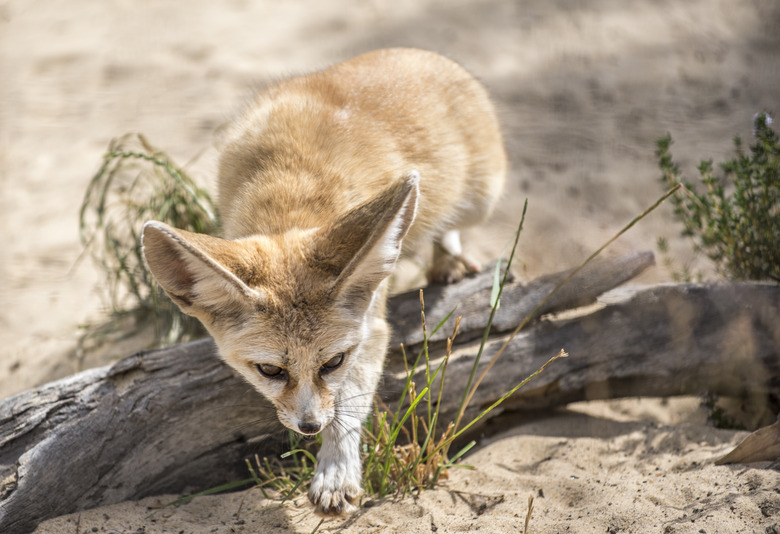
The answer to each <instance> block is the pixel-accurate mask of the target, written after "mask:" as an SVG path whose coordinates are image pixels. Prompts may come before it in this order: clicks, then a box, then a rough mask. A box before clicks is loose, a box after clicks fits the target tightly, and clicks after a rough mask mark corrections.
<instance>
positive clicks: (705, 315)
mask: <svg viewBox="0 0 780 534" xmlns="http://www.w3.org/2000/svg"><path fill="white" fill-rule="evenodd" d="M651 262H652V257H651V256H650V255H635V256H630V257H625V258H619V259H618V260H613V261H611V262H606V263H602V264H601V265H599V266H596V267H594V268H591V269H588V270H586V271H583V272H581V273H580V274H579V275H578V276H577V277H575V279H574V280H572V282H571V283H570V285H569V288H570V289H569V290H568V292H567V293H559V295H558V297H557V298H556V299H553V300H551V301H550V303H548V304H547V305H546V306H545V308H544V309H543V311H544V312H547V313H549V312H552V311H563V310H566V309H570V308H574V307H577V306H581V305H583V304H587V303H592V302H594V301H595V299H596V297H597V296H598V295H599V294H601V293H603V292H604V291H606V290H608V289H610V288H611V287H614V286H616V285H618V284H620V283H622V282H623V281H625V280H627V279H629V278H631V277H633V276H635V275H636V274H637V273H638V272H639V271H641V270H642V269H644V268H645V267H646V266H647V265H649V264H650V263H651ZM566 274H567V273H560V274H558V275H551V276H549V277H545V278H543V279H540V280H537V281H534V282H531V283H530V284H527V285H525V286H523V285H521V284H514V283H513V284H511V285H509V286H508V287H507V288H506V289H505V293H504V296H503V298H502V303H501V312H500V313H499V315H498V316H497V320H496V322H495V324H494V334H493V335H492V336H491V339H490V342H489V345H488V347H487V350H486V352H485V355H484V356H483V360H482V363H481V364H480V367H482V368H484V366H485V365H486V364H487V362H488V361H489V359H490V357H491V356H492V354H493V353H494V352H495V350H496V349H497V346H498V345H499V344H500V343H502V340H503V338H504V337H506V336H507V331H508V330H510V329H511V328H513V327H514V326H515V325H516V324H518V323H519V322H520V320H522V318H523V317H524V315H525V314H526V313H527V312H528V311H530V310H531V309H533V308H534V307H535V306H536V304H538V303H539V302H540V301H541V300H542V298H543V297H544V296H545V295H546V292H547V291H548V288H552V287H553V286H554V285H555V284H556V283H557V281H559V280H561V279H563V278H564V277H565V276H566ZM490 286H491V273H490V272H486V273H484V274H483V275H481V276H478V277H476V278H473V279H469V280H467V281H464V282H462V283H461V284H457V285H455V286H451V287H447V288H431V289H429V290H426V293H425V294H426V299H425V300H426V315H427V317H428V324H429V325H432V324H436V322H438V318H441V317H444V316H445V315H446V314H447V313H448V312H449V311H450V310H451V309H452V308H453V307H454V304H455V303H456V302H460V305H459V308H458V311H457V314H462V315H463V316H464V319H463V322H462V323H461V331H462V332H461V334H459V336H458V339H457V340H456V341H457V343H456V346H455V351H454V355H453V358H452V360H451V362H450V364H449V368H448V370H447V382H448V386H447V389H445V395H444V396H443V400H442V411H443V414H442V420H447V418H450V419H451V418H452V417H453V416H454V413H455V409H456V405H457V402H458V401H459V399H460V394H461V392H462V385H463V384H465V381H466V378H467V376H468V372H469V371H470V368H471V362H472V361H473V358H474V355H475V354H476V349H477V346H478V340H477V339H475V337H478V336H479V332H480V331H481V330H482V329H483V328H484V325H485V322H486V319H487V314H488V313H489V309H488V304H487V302H488V295H489V292H490ZM415 303H418V296H417V294H416V292H413V293H410V294H405V295H400V296H398V297H396V298H395V299H393V300H392V301H391V304H390V316H391V317H394V318H395V319H396V320H397V321H396V323H395V325H394V326H395V328H396V334H395V339H396V340H404V341H405V343H407V353H408V354H414V353H416V351H417V348H416V347H415V346H414V345H415V342H416V341H419V339H420V338H419V334H417V332H418V331H419V329H420V327H419V304H416V305H415ZM480 314H481V315H480ZM406 315H409V316H411V317H414V319H413V320H408V321H406V320H400V318H401V317H405V316H406ZM475 316H481V317H483V319H481V320H476V319H473V317H475ZM452 321H454V317H453V319H450V322H452ZM451 328H452V327H451V324H448V325H445V327H444V328H443V329H442V332H443V333H444V334H445V335H446V333H448V332H449V331H451ZM562 347H565V348H566V350H567V351H568V352H569V353H570V355H571V356H570V357H569V358H567V359H564V360H559V361H558V362H556V363H555V364H554V365H552V366H551V367H550V368H548V369H547V370H546V371H545V372H544V373H543V374H542V375H540V376H539V377H537V379H535V380H534V382H532V383H531V384H529V386H528V387H527V388H526V389H524V390H521V392H519V393H518V394H517V395H516V396H515V397H513V398H512V399H510V401H509V402H510V404H509V405H510V406H511V407H512V408H516V409H523V408H527V409H538V408H545V407H553V406H558V405H561V404H563V403H567V402H570V401H575V400H582V399H590V398H607V397H618V396H625V395H631V396H634V395H670V394H682V393H699V392H700V391H702V390H703V389H705V388H706V389H708V390H710V391H712V392H715V393H721V394H738V393H740V392H742V391H744V390H745V389H751V390H755V391H758V392H761V393H771V394H775V395H776V394H777V393H778V391H779V390H780V384H778V381H777V377H778V376H780V373H778V367H779V366H780V362H779V360H780V358H779V357H778V354H780V289H778V288H776V287H769V286H762V285H750V284H729V285H723V286H701V285H677V286H659V287H654V288H650V289H647V290H643V291H639V292H638V293H636V294H635V295H634V296H633V297H631V298H629V299H628V300H626V301H624V302H621V303H617V304H611V305H608V306H606V307H605V308H603V309H601V310H598V311H595V312H593V313H590V314H587V315H584V316H582V317H578V318H574V319H569V320H562V321H542V322H539V323H537V324H535V325H534V326H533V327H532V328H529V329H526V330H525V331H524V332H522V333H521V334H520V335H518V336H517V338H515V339H514V340H513V341H512V342H511V343H510V345H509V347H508V349H507V351H506V352H505V353H504V354H503V355H502V356H501V358H500V359H499V360H498V362H497V363H496V365H495V367H494V368H493V370H492V371H491V372H490V373H489V374H488V375H487V378H486V379H485V381H484V382H483V384H482V386H480V389H479V390H478V392H477V394H476V396H475V397H474V400H473V403H472V406H473V407H474V408H472V410H471V411H470V414H471V413H474V412H475V410H477V409H478V408H480V407H482V406H485V405H487V404H489V403H490V402H492V401H494V400H495V399H497V398H498V397H499V396H500V395H501V394H503V393H504V392H505V391H506V390H508V389H509V388H511V387H512V386H513V385H514V384H515V383H517V382H519V381H520V380H521V379H522V378H524V377H525V376H527V375H528V374H529V373H530V372H532V371H533V370H535V369H536V368H537V367H538V366H539V365H541V363H543V362H544V361H545V360H546V359H547V358H549V357H550V356H552V355H554V354H555V353H556V352H557V351H558V350H559V349H560V348H562ZM433 348H434V349H435V347H433ZM214 353H215V350H214V346H213V344H212V342H211V341H210V340H205V341H199V342H195V343H191V344H188V345H182V346H177V347H173V348H170V349H166V350H162V351H154V352H148V353H141V354H137V355H134V356H131V357H128V358H126V359H124V360H122V361H120V362H119V363H117V364H116V365H113V366H109V367H104V368H100V369H95V370H91V371H87V372H84V373H80V374H78V375H76V376H73V377H70V378H68V379H65V380H61V381H58V382H55V383H52V384H49V385H47V386H44V387H42V388H39V389H36V390H31V391H27V392H25V393H22V394H20V395H17V396H15V397H12V398H10V399H7V400H5V401H3V402H2V403H0V532H25V531H29V530H31V529H32V528H34V527H35V525H36V524H37V523H38V522H40V521H42V520H43V519H46V518H49V517H54V516H57V515H61V514H64V513H70V512H73V511H76V510H79V509H85V508H89V507H93V506H96V505H101V504H108V503H113V502H118V501H122V500H126V499H134V498H139V497H143V496H147V495H154V494H159V493H163V492H174V493H180V492H183V491H188V490H194V489H203V488H207V487H213V486H215V485H217V484H221V483H223V482H225V481H229V480H235V479H238V478H245V477H246V473H245V471H244V470H243V469H244V467H243V458H245V457H247V456H250V455H252V454H254V453H260V454H261V455H263V454H271V453H273V452H275V451H278V450H279V448H280V447H281V446H283V445H282V444H283V442H284V438H285V433H284V432H281V431H280V426H279V425H278V423H276V420H275V419H276V418H275V414H274V412H273V410H272V408H271V407H270V406H269V405H268V404H267V403H266V402H265V401H264V400H263V399H262V398H261V397H260V396H259V395H258V394H256V393H254V392H253V391H252V390H251V388H249V387H248V386H246V385H245V384H244V383H242V382H241V381H240V380H238V379H237V378H235V377H234V376H233V374H232V373H231V371H230V370H229V369H228V368H227V367H226V366H224V365H223V364H222V363H221V362H220V361H219V360H218V359H217V358H216V357H215V354H214ZM432 354H435V351H434V352H432ZM402 368H403V365H402V362H401V361H400V358H399V354H398V352H397V351H396V352H394V353H391V355H390V356H389V361H388V367H387V371H386V373H385V379H384V383H383V385H382V389H381V395H382V396H383V397H384V398H386V399H391V400H392V399H397V398H398V394H399V391H400V384H401V374H400V370H401V369H402ZM416 380H421V374H420V373H419V372H418V374H417V376H416ZM418 391H419V388H418Z"/></svg>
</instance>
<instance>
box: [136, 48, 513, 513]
mask: <svg viewBox="0 0 780 534" xmlns="http://www.w3.org/2000/svg"><path fill="white" fill-rule="evenodd" d="M505 172H506V157H505V153H504V149H503V144H502V138H501V134H500V130H499V127H498V123H497V120H496V117H495V113H494V111H493V108H492V105H491V103H490V101H489V98H488V96H487V94H486V92H485V90H484V89H483V88H482V86H481V85H480V84H479V83H478V82H477V81H475V80H474V79H473V78H472V77H471V76H470V75H469V74H468V73H467V72H466V71H465V70H463V69H462V68H461V67H459V66H458V65H457V64H455V63H453V62H452V61H450V60H448V59H445V58H444V57H442V56H440V55H437V54H434V53H431V52H425V51H421V50H413V49H388V50H378V51H375V52H370V53H367V54H364V55H361V56H358V57H356V58H354V59H352V60H350V61H347V62H344V63H341V64H338V65H335V66H333V67H330V68H328V69H326V70H324V71H321V72H318V73H314V74H310V75H307V76H301V77H297V78H292V79H290V80H287V81H284V82H281V83H279V84H276V85H274V86H272V87H270V88H268V89H266V90H265V91H263V92H262V93H260V94H259V95H258V97H257V99H256V101H255V103H254V105H253V106H252V107H251V108H250V109H249V111H248V112H247V113H246V115H245V116H244V117H243V119H241V120H239V121H238V122H237V123H236V124H235V126H234V128H233V129H232V131H231V134H230V138H229V140H228V142H227V144H226V147H225V149H224V151H223V153H222V156H221V160H220V175H219V208H220V213H221V216H222V222H223V229H224V238H218V237H211V236H206V235H201V234H193V233H189V232H185V231H182V230H176V229H173V228H171V227H169V226H167V225H165V224H163V223H159V222H155V221H150V222H148V223H147V224H146V225H145V227H144V234H143V245H144V254H145V256H146V259H147V263H148V265H149V267H150V269H151V271H152V273H153V274H154V276H155V277H156V279H157V280H158V282H159V283H160V285H161V286H162V287H163V289H164V290H165V291H166V293H167V294H168V295H169V296H170V297H171V298H172V299H173V300H174V301H175V302H176V303H177V304H178V305H179V306H180V307H181V309H182V310H183V311H185V312H186V313H188V314H191V315H193V316H195V317H197V318H198V319H200V321H201V322H203V324H204V325H205V326H206V328H207V329H208V331H209V332H210V333H211V334H212V335H213V336H214V339H215V341H216V343H217V346H218V347H219V352H220V355H221V357H222V358H223V359H224V360H225V361H226V362H227V363H228V364H229V365H230V366H232V367H233V368H234V369H235V370H236V371H237V372H238V373H240V374H241V375H242V376H243V377H244V378H245V379H246V380H247V381H248V382H249V383H250V384H252V385H253V386H254V387H255V388H256V389H257V390H258V391H260V392H261V393H263V394H264V395H265V396H266V397H268V398H269V399H270V400H271V401H272V402H273V403H274V405H275V406H276V408H277V413H278V416H279V420H280V421H281V422H282V423H283V424H284V425H285V426H287V427H289V428H291V429H292V430H295V431H297V432H300V433H303V434H316V433H318V432H322V435H323V436H322V437H323V446H322V449H321V451H320V453H319V455H318V463H317V469H316V473H315V476H314V479H313V481H312V484H311V488H310V491H309V498H310V499H311V501H312V502H313V503H314V504H315V506H316V507H317V510H318V511H320V512H322V513H329V514H332V513H341V512H345V511H349V510H351V509H353V505H354V503H355V502H356V499H357V498H358V496H359V495H360V493H361V465H360V448H359V445H360V432H361V425H362V423H363V421H364V419H365V417H366V415H367V414H368V412H369V408H370V406H371V403H372V397H373V394H374V392H375V391H376V386H377V382H378V380H379V377H380V375H381V372H382V364H383V361H384V357H385V352H386V349H387V341H388V326H387V322H386V320H385V304H386V299H387V277H388V275H389V274H390V273H391V272H392V270H393V268H394V266H395V263H396V260H397V259H398V257H399V254H401V252H402V250H409V249H410V248H411V247H415V246H418V245H420V244H421V243H422V242H424V241H426V240H427V241H433V242H434V244H435V254H434V265H433V266H432V267H431V270H430V272H429V277H430V278H431V279H433V280H438V281H454V280H457V279H459V278H460V277H462V276H463V275H464V274H465V273H466V272H467V271H468V270H469V269H471V268H475V266H474V265H470V262H468V261H467V260H466V259H465V257H464V256H463V254H462V251H461V245H460V237H459V233H458V230H459V229H461V228H464V227H466V226H469V225H473V224H476V223H478V222H480V221H482V220H483V219H484V218H485V217H486V216H487V215H488V214H489V212H490V210H491V209H492V207H493V205H494V203H495V201H496V198H497V197H498V195H499V193H500V191H501V189H502V187H503V183H504V176H505ZM402 245H403V246H402Z"/></svg>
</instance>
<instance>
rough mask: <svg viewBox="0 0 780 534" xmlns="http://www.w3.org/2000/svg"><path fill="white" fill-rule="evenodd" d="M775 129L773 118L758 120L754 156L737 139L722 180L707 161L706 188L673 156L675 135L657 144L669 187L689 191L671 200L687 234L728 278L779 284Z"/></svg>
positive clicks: (779, 172) (779, 164) (779, 174)
mask: <svg viewBox="0 0 780 534" xmlns="http://www.w3.org/2000/svg"><path fill="white" fill-rule="evenodd" d="M771 124H772V119H771V117H770V116H769V115H768V114H766V113H761V114H758V115H757V116H756V118H755V123H754V135H755V144H753V145H751V146H750V153H749V154H747V153H746V152H745V150H744V148H743V145H742V140H741V139H740V138H739V137H735V138H734V147H735V151H736V154H735V157H734V158H733V159H731V160H728V161H725V162H723V163H720V164H719V165H718V167H719V168H720V170H721V171H722V175H721V176H716V175H715V174H714V172H713V163H712V160H708V161H702V162H701V164H700V165H699V167H698V170H699V174H700V180H701V182H702V184H703V185H704V187H703V188H697V187H694V186H693V185H691V184H690V183H689V182H688V181H686V180H685V178H683V177H682V175H681V173H680V169H679V167H678V166H677V164H676V163H674V161H673V159H672V155H671V153H670V151H669V147H670V146H671V144H672V137H671V135H669V134H667V135H666V136H665V137H662V138H661V139H659V140H658V141H657V147H658V148H657V150H656V156H657V157H658V164H659V166H660V168H661V170H662V171H663V177H662V179H663V181H664V183H665V184H666V185H667V186H673V185H676V184H678V183H682V184H683V185H684V186H685V188H686V189H687V193H688V194H679V195H676V196H674V197H673V198H672V202H673V205H674V213H675V215H676V216H677V218H678V219H679V220H680V221H681V222H682V223H683V226H684V229H683V231H682V234H683V235H684V236H690V237H691V238H692V239H693V241H694V247H695V249H696V250H697V251H700V252H703V253H705V254H706V255H707V256H708V257H709V258H710V259H712V260H713V261H714V262H715V265H716V268H717V269H718V271H719V272H720V273H721V274H723V275H725V276H726V277H728V278H733V279H740V280H741V279H750V280H774V281H776V282H780V147H779V146H778V139H777V135H776V134H775V132H774V131H773V130H772V129H771V128H770V125H771Z"/></svg>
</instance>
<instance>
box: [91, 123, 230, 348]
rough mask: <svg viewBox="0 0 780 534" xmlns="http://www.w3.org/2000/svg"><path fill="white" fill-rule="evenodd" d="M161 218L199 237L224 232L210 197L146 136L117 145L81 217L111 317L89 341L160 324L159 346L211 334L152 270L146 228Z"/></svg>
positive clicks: (113, 144) (125, 138)
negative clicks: (144, 239) (144, 243)
mask: <svg viewBox="0 0 780 534" xmlns="http://www.w3.org/2000/svg"><path fill="white" fill-rule="evenodd" d="M150 219H155V220H158V221H162V222H166V223H168V224H170V225H172V226H175V227H176V228H181V229H184V230H190V231H192V232H204V233H212V232H214V231H216V230H217V229H218V227H219V224H218V220H217V212H216V208H215V206H214V203H213V202H212V200H211V197H210V196H209V194H208V193H207V192H206V191H205V190H204V189H202V188H200V187H198V185H197V184H195V182H194V181H193V180H192V178H190V177H189V176H188V175H187V173H186V172H185V171H184V170H183V169H182V168H181V167H179V166H177V165H176V164H175V163H174V162H173V161H172V160H171V159H170V158H169V157H168V156H167V155H166V154H165V153H164V152H162V151H160V150H158V149H156V148H154V147H153V146H152V145H151V144H150V143H149V142H148V141H147V140H146V138H145V137H144V136H143V135H141V134H127V135H124V136H122V137H120V138H118V139H114V140H113V141H111V144H110V145H109V147H108V150H107V151H106V153H105V154H104V156H103V163H102V165H101V166H100V169H99V170H98V172H97V173H96V174H95V176H94V177H93V178H92V180H91V182H90V184H89V187H88V188H87V191H86V194H85V195H84V200H83V202H82V205H81V211H80V214H79V224H80V234H81V241H82V244H83V245H84V248H85V251H88V252H89V254H90V255H91V256H92V258H93V260H94V261H95V264H96V265H97V266H98V267H99V268H100V270H101V271H102V272H103V274H104V276H105V296H106V300H107V301H108V305H109V306H110V310H111V320H110V321H108V322H107V323H105V324H102V325H94V326H90V327H87V330H86V334H85V336H84V338H83V339H82V344H84V343H85V342H86V341H90V340H95V339H98V338H101V337H104V336H106V335H109V334H111V333H115V332H117V331H118V332H119V333H120V335H123V336H127V335H132V334H133V333H135V332H138V331H140V330H142V329H144V328H145V327H147V326H150V325H153V327H154V332H155V335H154V340H153V343H152V345H153V346H156V347H160V346H167V345H172V344H174V343H179V342H182V341H187V340H190V339H194V338H197V337H202V336H204V335H205V330H204V329H203V327H202V326H201V325H200V323H199V322H198V321H197V320H196V319H194V318H192V317H189V316H187V315H185V314H183V313H182V312H181V311H180V310H179V308H178V307H176V305H174V304H173V303H172V302H171V301H170V299H168V297H167V296H165V294H164V292H163V291H162V289H161V288H160V287H159V286H158V285H157V283H156V282H155V281H154V279H153V278H152V276H151V274H150V273H149V271H148V270H147V269H146V266H145V265H144V260H143V254H142V251H141V245H140V243H141V228H142V226H143V224H144V222H146V221H148V220H150Z"/></svg>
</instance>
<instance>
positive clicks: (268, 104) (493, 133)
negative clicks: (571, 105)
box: [219, 49, 506, 248]
mask: <svg viewBox="0 0 780 534" xmlns="http://www.w3.org/2000/svg"><path fill="white" fill-rule="evenodd" d="M412 170H417V171H418V172H419V173H420V176H421V179H420V200H419V204H418V210H417V218H416V219H415V223H414V225H413V227H412V229H411V230H410V232H409V235H408V236H407V238H406V240H405V242H404V245H405V248H406V247H408V246H414V244H415V243H416V242H418V241H419V239H420V238H421V237H424V236H426V235H428V234H431V233H435V232H437V231H439V230H441V229H443V227H444V226H446V225H450V224H453V223H458V222H461V223H464V224H465V225H470V224H474V223H476V222H479V220H480V219H482V218H483V217H484V216H485V214H486V213H488V212H489V211H490V208H491V207H492V204H493V203H494V202H495V199H496V197H497V196H498V193H499V192H500V190H501V188H502V186H503V181H504V175H505V172H506V156H505V153H504V149H503V143H502V137H501V133H500V129H499V125H498V121H497V119H496V116H495V112H494V110H493V106H492V104H491V102H490V99H489V97H488V95H487V93H486V91H485V90H484V88H483V87H482V86H481V85H480V84H479V83H478V82H477V81H476V80H475V79H474V78H473V77H472V76H471V75H470V74H468V73H467V72H466V71H465V70H464V69H463V68H461V67H460V66H459V65H457V64H456V63H454V62H452V61H450V60H448V59H446V58H444V57H442V56H440V55H438V54H435V53H432V52H426V51H422V50H414V49H387V50H378V51H375V52H369V53H367V54H363V55H361V56H358V57H356V58H354V59H352V60H350V61H347V62H344V63H340V64H338V65H335V66H333V67H330V68H328V69H326V70H323V71H320V72H317V73H314V74H310V75H307V76H301V77H296V78H292V79H289V80H287V81H284V82H281V83H279V84H276V85H274V86H271V87H269V88H268V89H266V90H265V91H263V92H262V93H260V94H259V95H258V97H257V99H256V101H255V103H254V105H253V106H252V107H251V108H250V109H249V110H248V112H247V113H246V115H245V116H244V118H243V119H242V120H240V121H239V122H238V123H237V124H236V125H235V127H234V130H233V131H232V134H231V135H230V138H229V140H228V142H227V143H226V146H225V149H224V152H223V154H222V157H221V161H220V177H219V205H220V210H221V213H222V217H223V225H224V232H225V234H226V235H225V237H228V238H233V239H235V238H240V237H248V236H251V235H256V234H265V235H269V234H281V233H285V232H287V231H289V230H293V229H299V230H303V229H307V228H316V227H324V226H328V225H329V224H332V223H333V222H334V221H336V220H338V219H339V217H340V216H342V215H344V214H345V213H347V212H348V211H349V210H350V209H351V208H354V207H356V206H357V205H359V204H361V203H363V202H365V201H366V200H368V199H370V198H372V196H374V195H375V194H376V193H377V192H378V191H381V190H383V189H384V188H386V187H387V186H388V185H389V184H391V183H393V182H397V181H399V180H400V179H401V178H402V177H403V176H404V175H406V174H408V173H409V172H410V171H412Z"/></svg>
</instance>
